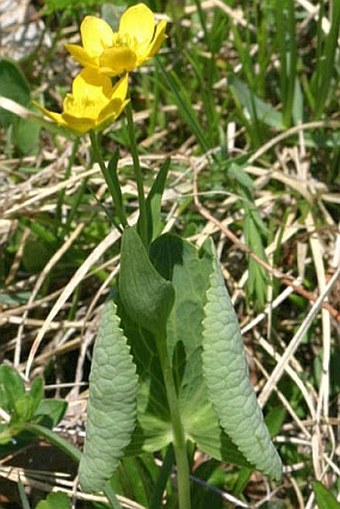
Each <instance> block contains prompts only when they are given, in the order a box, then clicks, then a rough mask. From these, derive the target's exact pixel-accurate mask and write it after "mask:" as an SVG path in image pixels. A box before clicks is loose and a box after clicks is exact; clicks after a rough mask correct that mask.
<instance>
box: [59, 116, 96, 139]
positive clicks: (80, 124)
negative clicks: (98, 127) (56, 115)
mask: <svg viewBox="0 0 340 509" xmlns="http://www.w3.org/2000/svg"><path fill="white" fill-rule="evenodd" d="M63 120H64V125H65V126H66V127H67V128H68V129H70V130H71V131H73V132H75V133H76V134H78V135H81V134H85V133H87V132H88V131H90V130H91V129H93V128H94V127H95V124H96V123H95V121H94V120H93V119H92V118H77V117H73V116H72V115H69V114H67V113H63Z"/></svg>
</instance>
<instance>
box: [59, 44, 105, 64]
mask: <svg viewBox="0 0 340 509" xmlns="http://www.w3.org/2000/svg"><path fill="white" fill-rule="evenodd" d="M65 48H66V49H67V51H69V52H70V53H71V55H72V57H73V58H74V59H75V60H76V61H77V62H78V63H79V64H80V65H82V66H83V67H98V57H91V56H90V55H89V54H88V53H87V52H86V51H85V50H84V48H83V47H82V46H78V45H77V44H65Z"/></svg>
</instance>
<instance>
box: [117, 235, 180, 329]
mask: <svg viewBox="0 0 340 509" xmlns="http://www.w3.org/2000/svg"><path fill="white" fill-rule="evenodd" d="M119 297H120V300H121V302H122V304H123V306H124V308H125V311H126V313H127V314H128V315H129V316H130V318H131V319H132V320H133V321H134V322H136V323H137V324H138V325H139V326H141V327H144V328H146V329H148V330H149V331H151V332H152V333H153V334H155V335H158V334H159V333H160V332H161V331H162V330H165V327H166V322H167V319H168V316H169V313H170V311H171V308H172V306H173V302H174V289H173V287H172V284H171V283H170V282H169V281H166V280H165V279H163V278H162V276H161V275H160V274H159V272H157V270H156V269H155V268H154V266H153V265H152V263H151V261H150V259H149V256H148V254H147V252H146V250H145V248H144V246H143V243H142V241H141V239H140V237H139V235H138V233H137V232H136V230H135V229H133V228H127V229H126V230H125V231H124V233H123V237H122V248H121V262H120V273H119Z"/></svg>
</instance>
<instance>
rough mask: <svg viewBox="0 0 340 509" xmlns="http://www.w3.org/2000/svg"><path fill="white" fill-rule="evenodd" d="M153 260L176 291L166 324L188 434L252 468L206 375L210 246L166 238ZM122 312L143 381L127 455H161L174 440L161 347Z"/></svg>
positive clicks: (205, 448) (203, 445)
mask: <svg viewBox="0 0 340 509" xmlns="http://www.w3.org/2000/svg"><path fill="white" fill-rule="evenodd" d="M150 256H151V259H152V261H153V264H154V266H155V267H156V269H157V271H158V272H159V273H160V274H161V276H163V277H164V278H165V279H167V280H170V281H171V282H172V285H173V287H174V288H175V301H174V304H173V308H172V310H171V313H170V316H169V318H168V322H167V346H168V352H169V358H170V359H171V363H172V369H173V373H174V379H175V381H176V385H177V392H178V395H179V405H180V411H181V416H182V420H183V426H184V429H185V433H186V436H187V438H188V439H189V440H191V441H193V442H195V443H197V444H198V446H199V447H200V448H201V449H202V450H203V451H205V452H207V453H209V454H211V455H212V456H214V457H215V458H217V459H220V460H224V461H228V462H230V463H235V464H238V465H243V466H249V462H247V460H246V459H245V458H244V456H243V455H242V453H241V452H240V451H239V450H238V449H237V447H236V446H235V445H233V444H232V443H231V441H230V439H229V438H228V437H227V436H226V434H225V433H224V432H223V430H222V428H221V426H220V425H219V422H218V418H217V415H216V412H215V410H214V409H213V407H212V405H211V403H210V402H209V400H208V395H207V390H206V385H205V381H204V378H203V373H202V360H201V354H202V320H203V318H204V304H205V302H206V292H207V290H208V288H209V276H210V273H211V270H212V259H211V257H212V256H213V255H212V253H211V251H210V248H209V245H206V246H204V247H203V248H202V250H200V251H199V250H197V249H196V248H195V247H194V246H192V245H191V244H190V243H189V242H186V241H184V240H182V239H180V238H179V237H176V236H174V235H171V234H167V235H163V236H161V237H160V238H158V239H157V240H156V241H155V242H154V243H153V244H152V246H151V250H150ZM119 313H120V314H121V316H122V319H123V327H124V331H125V333H126V335H127V336H128V338H129V341H130V343H131V347H132V352H133V356H134V359H135V362H136V365H137V371H138V374H139V377H140V388H139V392H138V425H137V427H136V429H135V431H134V434H133V440H132V442H131V444H130V445H129V447H128V451H129V453H130V454H138V453H140V452H141V451H143V450H144V451H149V452H151V451H156V450H158V449H160V448H162V447H165V446H166V445H168V444H169V443H171V442H172V430H171V422H170V415H169V410H168V405H167V400H166V392H165V388H164V383H163V377H162V372H161V369H160V363H159V359H158V356H157V348H156V343H155V341H154V339H153V337H152V334H151V333H150V332H148V331H147V330H146V329H143V328H142V327H138V326H137V325H136V324H135V323H133V322H132V321H131V320H130V319H129V318H128V316H126V315H125V314H124V311H123V310H122V309H120V310H119Z"/></svg>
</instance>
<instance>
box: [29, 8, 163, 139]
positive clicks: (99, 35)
mask: <svg viewBox="0 0 340 509" xmlns="http://www.w3.org/2000/svg"><path fill="white" fill-rule="evenodd" d="M165 29H166V21H163V20H162V21H160V23H158V24H157V25H156V23H155V19H154V14H153V12H152V11H151V10H150V9H149V8H148V7H147V6H146V5H145V4H143V3H140V4H137V5H135V6H133V7H130V8H129V9H127V10H126V11H125V12H124V14H123V15H122V17H121V20H120V23H119V30H118V32H113V30H112V29H111V27H110V25H108V24H107V23H106V22H105V21H104V20H102V19H100V18H96V17H94V16H86V17H85V18H84V20H83V22H82V24H81V27H80V31H81V39H82V44H83V46H78V45H75V44H66V48H67V49H68V51H69V52H70V53H71V55H72V56H73V58H74V59H75V60H76V61H77V62H79V63H80V64H81V65H82V66H83V67H84V69H83V70H82V71H81V73H80V74H79V75H78V76H77V77H76V78H75V79H74V81H73V84H72V93H71V94H67V96H66V97H65V99H64V102H63V112H62V113H55V112H53V111H49V110H47V109H46V108H43V107H42V106H40V105H38V104H36V105H37V106H38V108H39V109H40V110H41V111H43V113H44V114H45V115H47V116H48V117H49V118H51V119H52V120H53V121H55V122H57V123H58V124H60V125H62V126H64V127H66V128H68V129H70V130H71V131H73V132H74V133H76V134H78V135H82V134H85V133H87V132H88V131H90V130H91V129H103V128H104V127H105V126H106V125H107V124H108V123H110V122H114V121H115V120H116V119H117V118H118V117H119V115H120V114H121V112H122V111H123V109H124V108H125V106H126V104H127V103H128V99H126V95H127V90H128V73H129V72H131V71H133V70H134V69H135V68H136V67H139V66H140V65H142V64H143V63H144V62H146V61H147V60H149V59H150V58H151V57H152V56H153V55H155V54H156V53H157V51H158V50H159V48H160V45H161V44H162V42H163V41H164V38H165ZM118 75H123V76H122V77H121V78H120V79H119V80H118V81H117V82H116V83H115V84H112V80H111V78H112V77H113V76H118Z"/></svg>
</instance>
